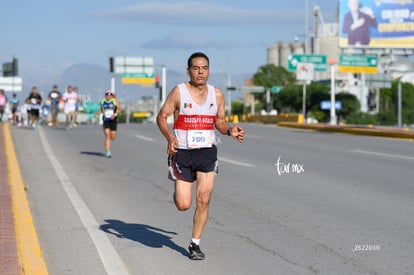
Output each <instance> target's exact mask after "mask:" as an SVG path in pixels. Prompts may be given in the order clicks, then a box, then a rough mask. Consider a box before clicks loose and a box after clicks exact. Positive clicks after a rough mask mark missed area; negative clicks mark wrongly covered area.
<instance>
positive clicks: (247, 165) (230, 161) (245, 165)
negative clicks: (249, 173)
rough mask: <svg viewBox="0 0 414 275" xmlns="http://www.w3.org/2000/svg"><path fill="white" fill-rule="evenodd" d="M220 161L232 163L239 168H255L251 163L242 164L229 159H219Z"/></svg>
mask: <svg viewBox="0 0 414 275" xmlns="http://www.w3.org/2000/svg"><path fill="white" fill-rule="evenodd" d="M218 160H219V161H224V162H228V163H231V164H235V165H238V166H243V167H254V165H253V164H250V163H246V162H240V161H237V160H232V159H227V158H223V157H218Z"/></svg>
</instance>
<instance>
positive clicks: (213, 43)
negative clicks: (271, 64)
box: [140, 33, 240, 49]
mask: <svg viewBox="0 0 414 275" xmlns="http://www.w3.org/2000/svg"><path fill="white" fill-rule="evenodd" d="M140 47H141V48H151V49H183V48H184V49H199V48H217V49H232V48H238V47H240V45H239V44H237V43H236V42H233V41H230V40H222V39H221V40H220V39H206V38H204V37H201V36H198V35H196V34H187V33H186V34H184V33H181V34H170V35H167V36H165V37H163V38H154V39H151V40H148V41H147V42H145V43H143V44H141V45H140Z"/></svg>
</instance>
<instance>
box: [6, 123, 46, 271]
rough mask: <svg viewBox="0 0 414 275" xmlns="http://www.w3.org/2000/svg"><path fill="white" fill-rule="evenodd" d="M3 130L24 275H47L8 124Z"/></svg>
mask: <svg viewBox="0 0 414 275" xmlns="http://www.w3.org/2000/svg"><path fill="white" fill-rule="evenodd" d="M3 130H4V131H3V132H4V139H5V144H6V146H5V147H6V159H7V167H8V172H9V184H10V188H11V193H12V203H13V214H14V222H15V229H16V237H17V247H18V250H19V258H20V266H21V267H22V269H23V274H30V275H32V274H35V275H46V274H48V271H47V268H46V264H45V262H44V260H43V257H42V252H41V249H40V245H39V241H38V238H37V234H36V230H35V227H34V224H33V220H32V215H31V213H30V208H29V203H28V201H27V197H26V193H25V189H24V184H23V179H22V176H21V173H20V167H19V164H18V162H17V158H16V153H15V151H14V144H13V140H12V137H11V132H10V126H9V124H8V123H5V124H4V125H3Z"/></svg>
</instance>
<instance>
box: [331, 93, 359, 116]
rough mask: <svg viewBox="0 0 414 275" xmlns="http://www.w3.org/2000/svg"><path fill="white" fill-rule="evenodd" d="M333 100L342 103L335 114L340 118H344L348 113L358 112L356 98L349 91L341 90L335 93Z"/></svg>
mask: <svg viewBox="0 0 414 275" xmlns="http://www.w3.org/2000/svg"><path fill="white" fill-rule="evenodd" d="M335 101H339V102H341V105H342V106H341V109H340V110H338V111H337V115H338V116H339V118H340V119H341V120H342V119H343V120H346V119H347V117H348V116H349V115H351V114H353V113H356V112H358V110H359V109H360V103H359V100H358V98H357V97H356V96H355V95H353V94H350V93H346V92H341V93H338V94H336V95H335Z"/></svg>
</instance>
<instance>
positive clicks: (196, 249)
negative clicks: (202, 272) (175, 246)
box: [188, 242, 204, 260]
mask: <svg viewBox="0 0 414 275" xmlns="http://www.w3.org/2000/svg"><path fill="white" fill-rule="evenodd" d="M188 251H189V252H190V259H191V260H204V253H203V252H201V250H200V246H199V245H196V244H195V243H193V242H191V243H190V246H189V247H188Z"/></svg>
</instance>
